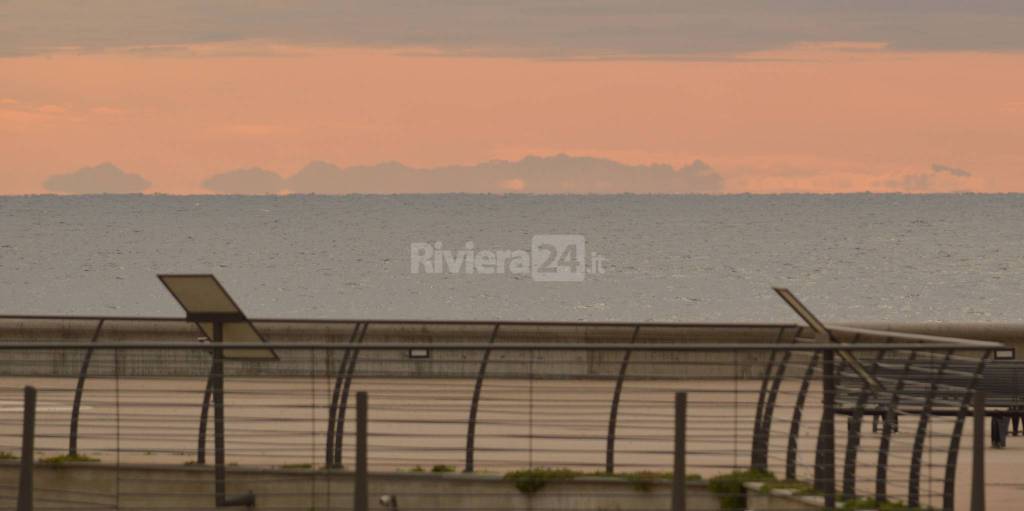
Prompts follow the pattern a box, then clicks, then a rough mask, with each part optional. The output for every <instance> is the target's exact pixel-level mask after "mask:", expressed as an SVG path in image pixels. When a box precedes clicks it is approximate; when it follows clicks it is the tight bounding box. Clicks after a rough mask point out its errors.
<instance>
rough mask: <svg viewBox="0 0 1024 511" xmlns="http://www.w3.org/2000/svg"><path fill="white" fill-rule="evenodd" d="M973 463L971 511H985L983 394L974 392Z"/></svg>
mask: <svg viewBox="0 0 1024 511" xmlns="http://www.w3.org/2000/svg"><path fill="white" fill-rule="evenodd" d="M973 448H974V463H973V465H972V466H971V511H985V394H984V393H983V392H981V391H975V392H974V447H973Z"/></svg>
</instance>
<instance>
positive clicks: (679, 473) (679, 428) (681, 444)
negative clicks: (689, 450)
mask: <svg viewBox="0 0 1024 511" xmlns="http://www.w3.org/2000/svg"><path fill="white" fill-rule="evenodd" d="M672 511H686V392H676V441H675V456H674V460H673V463H672Z"/></svg>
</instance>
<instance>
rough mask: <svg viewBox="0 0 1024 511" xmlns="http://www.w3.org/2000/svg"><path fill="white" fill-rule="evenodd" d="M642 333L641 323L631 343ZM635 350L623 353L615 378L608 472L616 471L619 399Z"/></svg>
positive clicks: (635, 328) (609, 415)
mask: <svg viewBox="0 0 1024 511" xmlns="http://www.w3.org/2000/svg"><path fill="white" fill-rule="evenodd" d="M639 335H640V325H636V326H635V327H633V338H632V339H630V341H629V342H630V343H635V342H636V339H637V337H638V336H639ZM632 353H633V350H626V351H625V352H623V354H622V364H621V365H619V376H618V378H616V379H615V391H614V392H613V393H612V406H611V411H610V412H609V413H608V445H607V447H606V448H605V457H604V471H605V473H606V474H613V473H615V428H616V426H617V424H618V417H619V400H620V398H621V396H622V385H623V383H625V380H626V371H627V370H628V369H629V358H630V355H631V354H632Z"/></svg>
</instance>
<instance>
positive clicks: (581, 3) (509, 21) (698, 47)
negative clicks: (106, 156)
mask: <svg viewBox="0 0 1024 511" xmlns="http://www.w3.org/2000/svg"><path fill="white" fill-rule="evenodd" d="M1021 26H1024V3H1022V2H1020V1H1017V0H1004V1H991V0H989V1H984V0H975V1H970V2H965V1H954V0H907V1H898V2H895V1H891V0H861V1H856V2H852V1H835V0H772V1H751V0H716V1H713V2H707V1H680V0H665V1H650V0H647V1H644V0H628V1H626V0H574V1H559V0H515V1H512V2H509V1H495V0H483V1H481V0H444V1H436V0H414V1H380V0H363V1H339V0H292V1H281V0H219V1H215V2H211V1H209V0H92V1H88V2H67V1H62V0H0V54H7V55H25V54H37V53H46V52H52V51H57V50H62V49H68V48H74V49H77V50H80V51H105V50H111V49H119V48H120V49H123V48H146V47H154V46H156V47H159V46H166V45H192V44H201V43H221V42H231V41H244V40H265V41H272V42H277V43H284V44H294V45H326V46H337V47H374V48H396V47H411V48H436V49H439V50H442V51H444V52H450V53H455V54H474V55H489V56H496V55H497V56H520V57H521V56H527V57H554V58H593V57H609V56H612V57H619V58H622V57H661V58H687V57H698V56H702V57H705V58H707V57H714V56H719V57H728V56H733V55H735V54H737V53H746V52H752V51H764V50H776V49H780V48H785V47H788V46H791V45H794V44H798V43H808V42H810V43H823V42H832V41H845V42H860V43H878V44H883V45H885V46H886V47H888V48H891V49H894V50H901V51H1017V50H1021V49H1024V34H1022V32H1024V31H1022V30H1021V29H1020V27H1021Z"/></svg>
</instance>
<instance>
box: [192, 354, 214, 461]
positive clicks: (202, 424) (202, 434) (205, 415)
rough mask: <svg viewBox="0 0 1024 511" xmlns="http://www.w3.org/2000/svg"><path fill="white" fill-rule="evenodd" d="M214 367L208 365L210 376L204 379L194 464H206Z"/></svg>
mask: <svg viewBox="0 0 1024 511" xmlns="http://www.w3.org/2000/svg"><path fill="white" fill-rule="evenodd" d="M215 369H216V365H215V364H213V363H211V364H210V374H209V375H208V376H207V377H206V389H205V390H204V391H203V406H202V408H201V409H200V411H199V440H198V443H199V445H197V446H196V464H197V465H205V464H206V425H207V423H208V422H209V417H210V397H211V395H212V394H213V371H214V370H215Z"/></svg>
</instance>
